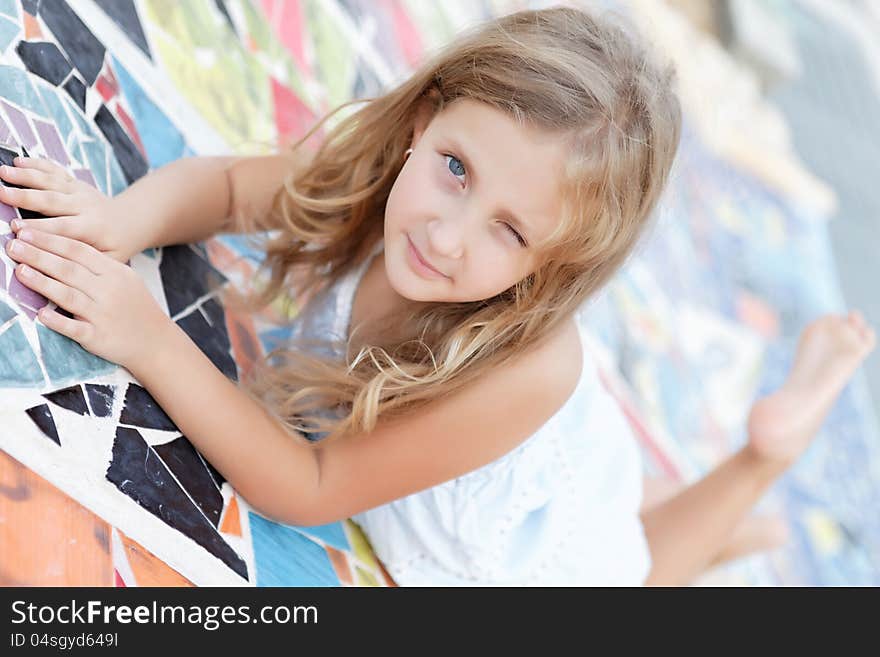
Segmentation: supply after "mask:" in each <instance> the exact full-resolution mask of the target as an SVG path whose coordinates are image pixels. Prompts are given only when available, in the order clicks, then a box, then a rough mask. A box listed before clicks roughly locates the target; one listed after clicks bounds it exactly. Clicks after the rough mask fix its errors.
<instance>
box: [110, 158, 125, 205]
mask: <svg viewBox="0 0 880 657" xmlns="http://www.w3.org/2000/svg"><path fill="white" fill-rule="evenodd" d="M109 163H110V183H109V185H110V191H109V192H108V193H109V194H110V195H111V196H116V195H117V194H119V193H120V192H122V191H124V190H125V188H126V187H128V182H126V180H125V174H123V173H122V167H120V166H119V162H118V161H117V159H116V157H115V156H114V155H111V156H110V158H109Z"/></svg>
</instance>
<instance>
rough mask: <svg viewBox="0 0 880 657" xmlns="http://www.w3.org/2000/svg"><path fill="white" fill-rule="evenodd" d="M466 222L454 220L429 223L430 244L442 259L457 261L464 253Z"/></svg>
mask: <svg viewBox="0 0 880 657" xmlns="http://www.w3.org/2000/svg"><path fill="white" fill-rule="evenodd" d="M463 223H464V222H460V221H456V220H454V219H440V218H437V219H432V220H431V221H429V222H428V226H427V230H428V243H429V245H430V247H431V250H432V251H433V252H434V253H436V254H437V255H438V256H440V257H441V258H448V259H450V260H457V259H458V258H460V257H461V256H462V254H463V253H464V243H465V235H464V232H465V226H464V225H463Z"/></svg>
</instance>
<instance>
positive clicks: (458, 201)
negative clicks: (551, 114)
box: [384, 99, 565, 301]
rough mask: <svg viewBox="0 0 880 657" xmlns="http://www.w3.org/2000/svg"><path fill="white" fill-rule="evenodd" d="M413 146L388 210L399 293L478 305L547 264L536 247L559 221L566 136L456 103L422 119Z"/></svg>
mask: <svg viewBox="0 0 880 657" xmlns="http://www.w3.org/2000/svg"><path fill="white" fill-rule="evenodd" d="M412 147H413V152H412V153H411V154H410V156H409V157H408V158H407V159H406V162H405V163H404V166H403V169H402V170H401V172H400V174H399V175H398V177H397V180H396V181H395V183H394V186H393V187H392V189H391V193H390V195H389V197H388V202H387V204H386V207H385V252H384V260H385V273H386V275H387V277H388V282H389V283H390V285H391V287H392V288H394V290H395V291H396V292H397V293H398V294H400V295H401V296H403V297H405V298H407V299H411V300H414V301H479V300H482V299H488V298H490V297H493V296H495V295H496V294H499V293H500V292H503V291H504V290H506V289H508V288H509V287H511V286H512V285H514V284H515V283H517V282H518V281H520V280H522V279H523V278H525V277H526V276H528V275H529V274H531V273H532V272H533V271H535V270H536V269H537V268H538V267H539V266H540V265H541V262H540V261H539V254H538V253H537V250H536V248H535V245H536V244H537V243H538V241H539V240H541V239H543V238H545V237H547V236H548V235H549V234H550V233H551V232H552V230H553V229H554V228H555V226H556V225H557V223H558V222H559V220H560V212H561V198H560V188H559V181H560V180H561V179H562V178H561V175H562V167H563V163H564V158H565V151H564V147H563V144H562V142H561V140H560V139H557V138H555V137H553V136H552V135H548V133H546V132H542V131H538V130H536V129H530V128H525V127H523V126H520V125H518V124H517V123H516V122H515V121H514V120H513V119H512V118H510V117H509V116H508V115H507V114H505V113H504V112H502V111H500V110H497V109H495V108H493V107H490V106H488V105H486V104H484V103H480V102H478V101H474V100H471V99H458V100H456V101H454V102H452V103H451V104H449V105H447V106H446V107H445V108H444V109H443V111H441V112H439V113H438V114H436V115H435V116H434V117H433V119H430V120H428V119H427V118H426V117H425V115H424V114H423V115H421V116H420V118H419V119H418V120H417V122H416V126H415V129H414V132H413V143H412ZM413 247H415V249H416V250H417V251H414V250H413ZM422 261H426V262H427V263H428V265H430V267H432V268H433V269H434V270H436V271H431V270H430V269H429V268H427V267H426V266H425V265H424V264H423V263H422Z"/></svg>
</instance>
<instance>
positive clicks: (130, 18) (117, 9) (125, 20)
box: [95, 0, 153, 59]
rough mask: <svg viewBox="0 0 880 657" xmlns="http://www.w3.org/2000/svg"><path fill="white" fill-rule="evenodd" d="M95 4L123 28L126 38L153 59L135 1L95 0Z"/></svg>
mask: <svg viewBox="0 0 880 657" xmlns="http://www.w3.org/2000/svg"><path fill="white" fill-rule="evenodd" d="M95 3H96V4H97V5H98V6H99V7H100V8H101V9H103V10H104V13H105V14H107V15H108V16H109V17H110V20H112V21H113V22H114V23H116V24H117V25H118V26H119V27H120V28H122V31H123V32H125V34H126V36H128V38H129V39H131V40H132V42H133V43H134V44H135V45H136V46H137V47H138V48H140V49H141V51H142V52H143V53H144V54H145V55H146V56H147V57H149V58H150V59H153V55H152V53H151V52H150V46H149V44H148V43H147V37H146V35H145V34H144V28H143V27H142V25H141V19H140V17H139V16H138V13H137V8H136V7H135V5H134V0H95Z"/></svg>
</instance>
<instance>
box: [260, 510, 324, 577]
mask: <svg viewBox="0 0 880 657" xmlns="http://www.w3.org/2000/svg"><path fill="white" fill-rule="evenodd" d="M248 521H249V523H250V527H251V539H252V540H253V545H254V561H255V562H256V563H257V586H340V585H341V584H340V582H339V578H338V577H337V576H336V571H335V570H333V564H332V562H331V561H330V557H329V556H327V551H326V550H324V548H323V547H321V546H320V545H318V544H317V543H315V542H314V541H311V540H309V539H308V538H306V537H305V536H303V535H302V534H300V533H299V532H298V531H296V530H295V529H293V528H292V527H288V526H287V525H281V524H278V523H275V522H272V521H271V520H267V519H266V518H263V517H262V516H260V515H257V514H256V513H248Z"/></svg>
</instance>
